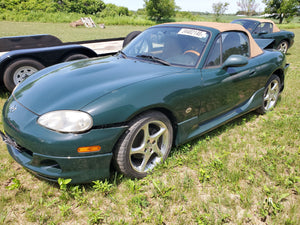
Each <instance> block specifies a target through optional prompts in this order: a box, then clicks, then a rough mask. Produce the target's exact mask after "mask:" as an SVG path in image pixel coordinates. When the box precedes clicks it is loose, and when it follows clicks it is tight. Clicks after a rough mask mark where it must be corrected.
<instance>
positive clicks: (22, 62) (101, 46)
mask: <svg viewBox="0 0 300 225" xmlns="http://www.w3.org/2000/svg"><path fill="white" fill-rule="evenodd" d="M123 41H124V38H122V37H121V38H112V39H100V40H91V41H81V42H68V43H63V42H62V41H61V40H59V39H58V38H57V37H55V36H52V35H47V34H41V35H29V36H16V37H2V38H0V84H4V86H5V87H6V88H7V90H9V91H12V90H13V89H14V87H15V86H16V85H17V84H18V83H20V82H22V81H23V80H24V79H26V78H27V77H28V76H30V75H32V74H33V73H35V72H36V71H38V70H41V69H43V68H45V67H48V66H51V65H54V64H57V63H61V62H67V61H71V60H77V59H84V58H92V57H98V56H106V55H112V54H115V53H116V52H118V51H119V50H121V49H122V47H123Z"/></svg>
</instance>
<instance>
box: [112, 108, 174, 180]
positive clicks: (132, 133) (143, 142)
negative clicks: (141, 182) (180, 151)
mask: <svg viewBox="0 0 300 225" xmlns="http://www.w3.org/2000/svg"><path fill="white" fill-rule="evenodd" d="M172 139H173V129H172V126H171V123H170V121H169V119H168V118H167V117H166V116H165V115H164V114H162V113H160V112H156V111H151V112H148V113H145V114H142V115H140V116H138V117H137V118H136V119H134V120H133V121H132V122H131V123H130V127H129V129H128V131H127V132H126V133H125V134H124V135H123V137H122V138H121V139H120V141H119V144H118V146H117V148H116V150H115V151H114V158H115V164H116V166H117V169H118V170H119V171H120V172H122V173H123V174H125V175H126V176H129V177H131V178H142V177H144V176H146V175H147V173H148V172H149V171H151V170H152V169H153V168H154V167H155V166H156V165H157V164H159V163H161V162H163V161H164V160H165V159H166V158H167V156H168V154H169V152H170V149H171V147H172Z"/></svg>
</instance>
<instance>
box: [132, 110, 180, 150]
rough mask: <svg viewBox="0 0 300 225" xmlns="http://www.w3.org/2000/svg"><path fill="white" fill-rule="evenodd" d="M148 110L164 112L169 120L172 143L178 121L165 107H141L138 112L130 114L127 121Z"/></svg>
mask: <svg viewBox="0 0 300 225" xmlns="http://www.w3.org/2000/svg"><path fill="white" fill-rule="evenodd" d="M150 111H157V112H160V113H162V114H164V115H165V116H166V117H167V118H168V119H169V120H170V122H171V125H172V128H173V145H174V140H175V139H176V136H177V124H178V121H177V118H176V116H175V115H174V113H173V112H172V111H171V110H169V109H167V108H165V107H152V108H147V109H143V110H140V111H139V112H138V113H136V114H134V115H132V116H131V117H130V119H129V120H128V121H131V120H133V119H134V118H136V117H138V116H140V115H141V114H144V113H147V112H150Z"/></svg>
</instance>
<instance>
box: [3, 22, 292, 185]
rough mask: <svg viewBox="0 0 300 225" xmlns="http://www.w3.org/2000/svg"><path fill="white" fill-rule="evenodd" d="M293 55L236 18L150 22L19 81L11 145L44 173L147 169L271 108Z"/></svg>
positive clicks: (87, 177) (9, 129) (134, 173)
mask: <svg viewBox="0 0 300 225" xmlns="http://www.w3.org/2000/svg"><path fill="white" fill-rule="evenodd" d="M287 68H288V64H286V61H285V56H284V54H282V53H281V52H279V51H275V50H268V51H264V50H262V49H261V48H260V47H259V46H258V45H257V43H256V42H255V41H254V40H253V38H252V36H251V35H250V34H249V32H248V31H247V30H246V29H245V28H243V27H242V26H241V25H238V24H223V23H209V22H207V23H206V22H182V23H168V24H161V25H157V26H153V27H151V28H149V29H147V30H145V31H144V32H142V33H141V34H140V35H138V36H137V37H136V38H135V39H133V40H132V41H131V42H130V43H129V44H128V45H127V46H126V47H125V48H124V49H123V50H122V51H120V52H119V53H118V54H117V55H115V56H111V57H107V58H94V59H86V60H79V61H75V62H66V63H62V64H58V65H55V66H52V67H48V68H46V69H44V70H41V71H39V72H37V73H35V74H34V75H32V76H30V77H29V78H27V79H26V80H25V81H24V82H22V83H21V84H19V85H18V86H17V87H16V88H15V90H14V91H13V93H12V95H11V96H10V98H9V99H8V100H7V102H6V103H5V105H4V107H3V112H2V118H3V126H4V132H0V134H1V136H2V138H3V140H4V141H5V142H6V144H7V148H8V151H9V153H10V155H11V156H12V157H13V158H14V159H15V160H16V161H17V162H18V163H20V164H21V165H22V166H24V167H25V168H26V169H28V170H29V171H31V172H33V173H34V174H36V175H37V176H38V177H42V178H44V179H47V180H51V181H56V180H57V179H58V178H71V179H72V182H73V183H86V182H91V181H93V180H98V179H102V178H105V177H108V176H109V175H110V171H111V170H112V169H116V170H118V171H119V172H121V173H123V174H124V175H126V176H128V177H130V178H142V177H144V176H146V175H147V174H148V173H149V172H150V171H151V170H152V169H153V168H154V167H155V166H156V165H157V164H158V163H161V162H163V161H164V160H165V159H166V158H167V156H168V154H169V152H170V150H171V148H172V146H176V145H179V144H182V143H184V142H187V141H189V140H191V139H192V138H195V137H197V136H199V135H201V134H203V133H205V132H207V131H210V130H212V129H213V128H216V127H218V126H220V125H222V124H224V123H225V122H227V121H229V120H232V119H234V118H236V117H238V116H241V115H243V114H245V113H247V112H249V111H252V110H257V111H258V112H259V113H265V112H267V111H269V110H271V109H273V107H274V106H275V104H276V102H277V99H278V96H279V94H280V92H281V91H282V90H283V88H284V77H285V73H286V70H287Z"/></svg>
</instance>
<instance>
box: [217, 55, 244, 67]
mask: <svg viewBox="0 0 300 225" xmlns="http://www.w3.org/2000/svg"><path fill="white" fill-rule="evenodd" d="M247 64H248V58H247V57H245V56H242V55H231V56H229V57H228V59H226V61H225V62H224V63H223V66H222V68H226V67H240V66H245V65H247Z"/></svg>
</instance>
